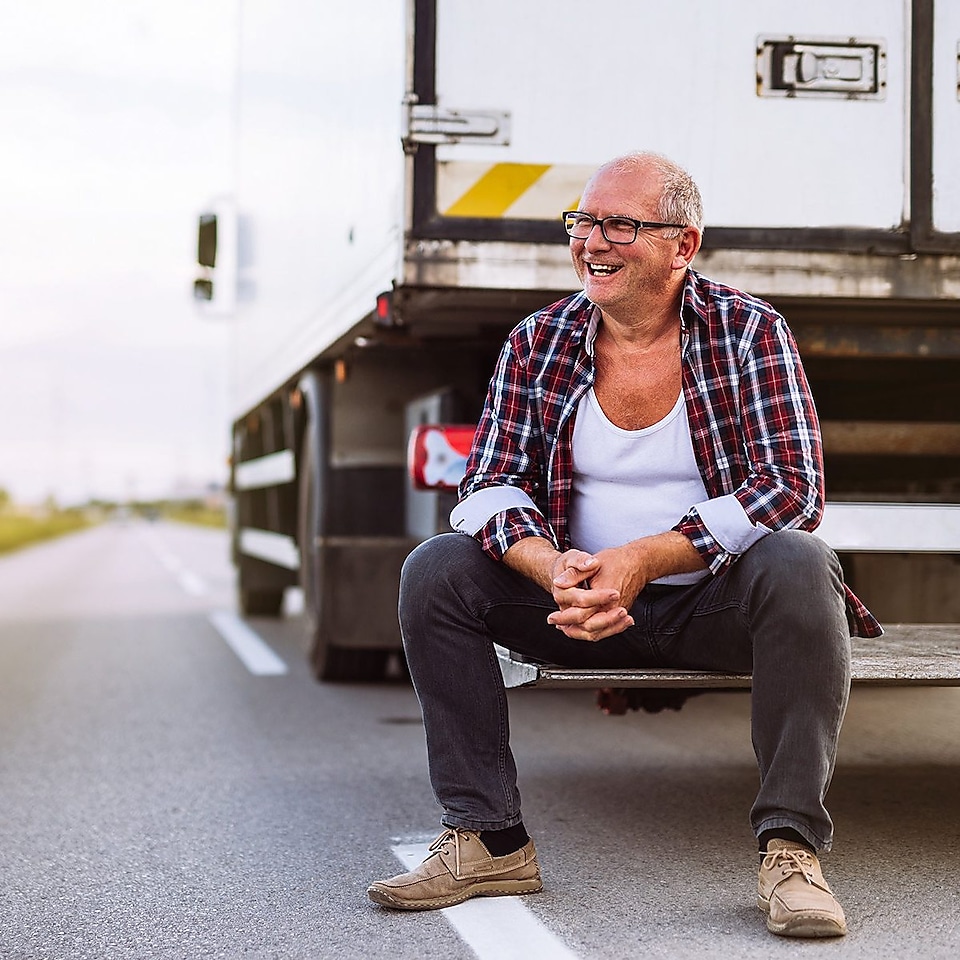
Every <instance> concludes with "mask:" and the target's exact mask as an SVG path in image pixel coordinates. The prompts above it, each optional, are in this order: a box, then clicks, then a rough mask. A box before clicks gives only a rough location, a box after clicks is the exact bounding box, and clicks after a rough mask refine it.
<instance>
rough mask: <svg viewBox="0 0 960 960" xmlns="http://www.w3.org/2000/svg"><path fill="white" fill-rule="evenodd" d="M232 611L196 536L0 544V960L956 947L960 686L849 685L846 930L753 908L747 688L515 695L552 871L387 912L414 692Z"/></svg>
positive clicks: (413, 756) (872, 952)
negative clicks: (603, 704)
mask: <svg viewBox="0 0 960 960" xmlns="http://www.w3.org/2000/svg"><path fill="white" fill-rule="evenodd" d="M293 599H294V600H295V597H294V598H293ZM233 609H234V607H233V575H232V571H231V568H230V565H229V561H228V556H227V539H226V536H225V534H223V533H222V532H219V531H209V530H201V529H194V528H190V527H186V526H180V525H175V524H164V523H155V524H150V523H142V522H129V523H126V524H121V523H117V524H107V525H104V526H102V527H99V528H96V529H93V530H90V531H87V532H84V533H81V534H77V535H74V536H71V537H69V538H66V539H63V540H61V541H58V542H54V543H48V544H44V545H40V546H37V547H34V548H31V549H29V550H26V551H22V552H20V553H17V554H13V555H10V556H7V557H4V558H0V811H2V820H0V957H2V958H3V960H34V958H49V960H73V958H91V960H112V958H124V960H126V958H131V960H133V958H136V960H143V958H170V960H174V958H176V960H195V958H254V960H261V958H262V960H268V958H282V960H294V958H311V960H315V958H348V960H352V958H364V960H367V958H384V960H387V958H389V960H393V958H399V960H406V958H410V960H414V958H416V960H420V958H423V957H435V958H440V960H461V958H463V960H466V958H472V957H481V958H482V960H508V958H511V957H514V956H516V957H519V956H524V957H526V958H528V960H541V958H544V960H554V958H560V957H563V958H580V960H600V958H604V960H611V958H612V960H618V958H623V960H627V958H638V957H651V958H665V960H666V958H670V960H676V958H698V960H703V958H713V957H716V958H740V957H743V958H764V960H767V958H771V957H774V958H776V957H791V958H792V957H799V956H803V957H809V956H810V951H811V950H815V951H816V952H817V955H818V956H830V957H831V958H853V957H858V958H859V957H871V958H880V957H883V958H894V957H895V958H898V960H900V958H923V960H930V958H941V957H942V958H948V957H949V958H951V960H953V958H954V957H956V956H957V955H958V952H960V895H958V894H960V813H958V802H957V797H958V796H960V736H958V733H960V689H957V688H953V689H951V688H924V689H860V690H856V691H855V692H854V695H853V698H852V701H851V706H850V710H849V713H848V719H847V723H846V726H845V728H844V735H843V740H842V747H841V758H840V763H839V766H838V770H837V774H836V777H835V781H834V786H833V788H832V791H831V795H830V806H831V809H832V811H833V813H834V817H835V819H836V821H837V826H838V836H837V845H836V848H835V851H834V852H833V853H832V854H831V855H830V856H829V857H828V858H826V870H827V874H828V877H829V878H830V880H831V882H832V884H833V886H834V888H835V889H836V890H837V892H838V894H839V895H840V897H841V900H842V902H843V904H844V906H845V908H846V910H847V914H848V917H849V920H850V934H849V936H848V937H846V938H845V939H844V940H842V941H831V942H824V943H819V944H808V943H802V942H793V941H788V940H781V939H778V938H775V937H773V936H771V935H770V934H768V933H767V932H766V929H765V927H764V924H763V920H762V918H761V915H760V914H759V912H758V911H757V910H756V908H755V906H754V904H753V886H754V872H753V871H754V865H755V853H754V849H753V838H752V836H751V834H750V830H749V827H748V824H747V811H748V809H749V806H750V802H751V800H752V796H753V793H754V790H755V785H756V768H755V765H754V761H753V755H752V752H751V748H750V743H749V700H748V697H747V695H745V694H742V693H730V694H709V695H705V696H701V697H698V698H696V699H694V700H691V701H690V702H689V703H688V704H687V705H686V706H685V707H684V709H683V710H682V711H680V712H679V713H674V712H668V713H662V714H657V715H646V714H630V715H628V716H625V717H606V716H604V715H602V714H601V713H600V712H599V711H597V710H596V709H595V707H594V706H593V697H592V695H590V694H588V693H583V692H567V691H539V690H527V691H523V690H519V691H513V692H512V693H511V694H510V700H511V709H512V719H513V726H514V745H515V750H516V753H517V758H518V762H519V765H520V770H521V789H522V791H523V795H524V809H525V814H526V820H527V825H528V827H529V829H530V830H531V833H532V834H533V835H534V837H535V839H536V841H537V846H538V849H539V852H540V858H541V862H542V866H543V870H544V880H545V885H546V889H545V890H544V892H543V893H541V894H538V895H536V896H532V897H525V898H520V899H515V900H493V899H489V900H484V901H473V902H471V903H470V904H465V905H462V906H460V907H455V908H452V909H451V910H447V911H443V912H441V913H431V914H394V913H391V912H389V911H384V910H381V909H380V908H378V907H375V906H374V905H373V904H371V903H369V902H368V901H367V900H366V897H365V894H364V890H365V887H366V884H367V883H368V881H369V880H370V879H371V878H374V877H377V876H383V875H389V874H391V873H394V872H397V871H398V870H399V869H400V867H399V862H398V861H397V860H396V858H395V853H394V851H393V848H394V847H395V846H398V845H401V841H409V840H411V838H412V839H413V840H417V839H421V840H422V839H423V838H424V837H428V836H430V835H432V834H434V833H435V832H436V831H437V829H438V827H437V823H438V820H437V817H438V810H437V808H436V806H435V804H434V802H433V799H432V796H431V794H430V791H429V787H428V784H427V779H426V763H425V756H424V747H423V731H422V727H421V726H420V721H419V709H418V706H417V703H416V699H415V697H414V695H413V692H412V690H411V689H410V687H409V686H408V685H406V684H404V683H402V682H395V683H388V684H382V685H343V686H334V685H318V684H317V683H316V682H315V681H314V680H313V679H312V677H311V675H310V672H309V670H308V668H307V665H306V660H305V655H304V649H303V633H304V631H303V627H302V623H301V621H300V618H299V616H298V614H297V612H296V607H295V603H293V604H292V606H291V609H290V610H289V611H288V614H287V616H286V617H285V618H284V619H283V620H280V621H267V620H252V621H250V624H249V626H251V627H253V628H254V630H255V631H256V633H257V634H258V635H259V637H260V638H262V640H263V641H265V642H266V644H267V645H268V647H269V650H268V651H267V653H269V651H272V652H273V653H274V654H276V656H278V657H279V661H276V660H274V661H270V660H269V659H268V660H267V661H265V662H266V669H263V670H261V672H251V669H250V667H249V666H248V665H246V664H245V662H244V661H243V660H242V659H241V658H240V657H239V656H238V655H237V653H236V652H235V651H234V649H233V648H232V647H231V646H230V645H228V643H227V642H226V641H225V640H224V637H223V635H222V633H221V632H220V630H218V629H217V627H216V626H215V623H214V622H213V621H212V620H211V615H214V617H215V618H216V615H217V614H218V612H219V614H220V615H221V620H220V621H219V623H220V625H221V628H222V627H223V624H224V623H234V624H235V623H236V622H237V621H236V620H235V619H233V618H232V611H233ZM223 618H226V619H223ZM256 662H259V663H261V664H263V663H264V661H262V660H261V661H256ZM256 662H254V661H251V663H253V665H254V668H255V669H256ZM271 663H273V665H274V667H276V669H271V668H270V664H271ZM278 663H279V667H277V664H278ZM280 671H283V672H280ZM401 852H402V851H401ZM474 906H476V907H477V908H478V909H476V910H474ZM502 908H505V909H502ZM511 911H512V912H511ZM471 924H472V926H471ZM498 938H499V939H498Z"/></svg>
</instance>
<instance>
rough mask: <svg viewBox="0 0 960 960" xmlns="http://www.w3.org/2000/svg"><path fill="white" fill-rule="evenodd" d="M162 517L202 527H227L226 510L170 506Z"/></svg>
mask: <svg viewBox="0 0 960 960" xmlns="http://www.w3.org/2000/svg"><path fill="white" fill-rule="evenodd" d="M162 515H163V517H164V518H165V519H167V520H176V521H178V522H179V523H193V524H196V525H197V526H200V527H219V528H221V529H223V528H226V526H227V512H226V510H214V509H211V508H210V507H201V506H190V505H184V506H173V505H170V506H167V507H165V508H164V509H163V511H162Z"/></svg>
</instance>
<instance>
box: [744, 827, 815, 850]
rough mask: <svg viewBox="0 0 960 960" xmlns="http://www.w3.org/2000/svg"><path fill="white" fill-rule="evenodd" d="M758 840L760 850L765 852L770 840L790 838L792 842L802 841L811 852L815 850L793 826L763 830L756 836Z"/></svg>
mask: <svg viewBox="0 0 960 960" xmlns="http://www.w3.org/2000/svg"><path fill="white" fill-rule="evenodd" d="M758 839H759V841H760V852H761V853H766V852H767V844H768V843H769V842H770V841H771V840H774V839H776V840H792V841H793V842H794V843H802V844H803V845H804V846H805V847H806V848H807V849H808V850H809V851H810V852H811V853H816V852H817V851H816V850H814V849H813V845H812V844H811V843H810V841H809V840H808V839H807V838H806V837H805V836H804V835H803V834H802V833H800V832H799V831H798V830H794V829H793V827H774V828H773V829H772V830H764V831H763V832H762V833H761V834H760V836H759V837H758Z"/></svg>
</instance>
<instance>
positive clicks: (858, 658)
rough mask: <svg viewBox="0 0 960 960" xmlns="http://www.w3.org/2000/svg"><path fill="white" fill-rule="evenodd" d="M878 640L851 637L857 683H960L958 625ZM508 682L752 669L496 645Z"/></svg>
mask: <svg viewBox="0 0 960 960" xmlns="http://www.w3.org/2000/svg"><path fill="white" fill-rule="evenodd" d="M884 631H885V632H884V635H883V636H882V637H879V638H877V639H875V640H864V639H862V638H859V637H854V638H853V682H854V683H856V684H863V685H877V686H881V685H888V686H911V685H927V686H946V687H950V686H960V624H955V623H897V624H889V625H885V626H884ZM497 656H498V658H499V660H500V670H501V672H502V673H503V679H504V683H505V685H506V686H507V687H589V688H594V689H597V688H604V687H661V688H671V689H675V690H683V689H691V690H694V689H701V690H702V689H717V690H722V689H736V688H744V687H749V686H750V675H749V674H730V673H711V672H709V671H701V670H657V669H644V670H581V669H574V668H571V667H558V666H556V665H554V664H549V663H532V662H530V661H526V660H521V659H518V658H517V655H516V654H514V653H512V652H511V651H510V650H507V649H506V648H505V647H500V646H498V647H497Z"/></svg>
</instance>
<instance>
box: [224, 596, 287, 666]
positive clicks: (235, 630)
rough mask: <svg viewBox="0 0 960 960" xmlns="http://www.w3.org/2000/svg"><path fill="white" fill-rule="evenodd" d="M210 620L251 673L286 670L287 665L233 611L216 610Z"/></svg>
mask: <svg viewBox="0 0 960 960" xmlns="http://www.w3.org/2000/svg"><path fill="white" fill-rule="evenodd" d="M210 622H211V623H212V624H213V626H214V628H215V629H216V631H217V633H219V634H220V636H221V637H223V639H224V640H225V641H226V643H227V646H228V647H230V649H231V650H232V651H233V652H234V653H235V654H236V655H237V656H238V657H239V658H240V661H241V662H242V663H243V665H244V666H245V667H246V668H247V669H248V670H249V671H250V672H251V673H252V674H255V675H256V676H258V677H269V676H278V675H280V674H283V673H286V672H287V665H286V664H285V663H284V662H283V661H282V660H281V659H280V658H279V657H278V656H277V655H276V654H275V653H274V652H273V650H271V649H270V647H268V646H267V644H266V643H264V642H263V640H262V639H261V638H260V636H259V635H258V634H257V633H255V632H254V631H253V630H251V629H250V627H248V626H247V625H246V624H245V623H244V622H243V620H241V619H240V617H238V616H237V615H236V614H235V613H231V612H230V611H228V610H217V611H215V612H214V613H211V614H210Z"/></svg>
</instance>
